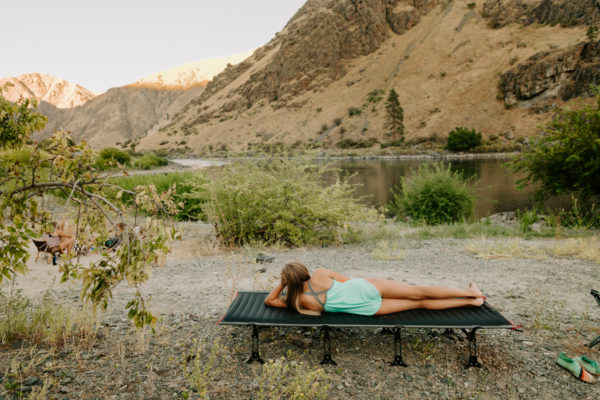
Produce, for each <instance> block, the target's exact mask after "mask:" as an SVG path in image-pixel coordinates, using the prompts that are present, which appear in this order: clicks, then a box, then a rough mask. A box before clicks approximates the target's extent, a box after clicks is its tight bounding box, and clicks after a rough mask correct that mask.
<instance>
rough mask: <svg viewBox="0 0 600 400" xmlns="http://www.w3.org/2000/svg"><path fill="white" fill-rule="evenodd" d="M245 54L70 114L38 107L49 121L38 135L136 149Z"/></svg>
mask: <svg viewBox="0 0 600 400" xmlns="http://www.w3.org/2000/svg"><path fill="white" fill-rule="evenodd" d="M250 54H251V52H246V53H242V54H236V55H233V56H230V57H224V58H212V59H207V60H202V61H198V62H195V63H190V64H185V65H182V66H179V67H176V68H173V69H170V70H167V71H162V72H159V73H156V74H152V75H150V76H147V77H145V78H143V79H140V80H139V81H137V82H135V83H132V84H130V85H127V86H124V87H119V88H113V89H110V90H108V91H107V92H106V93H103V94H101V95H98V96H97V97H96V98H94V99H92V100H90V101H89V102H87V103H86V104H84V105H83V106H81V107H75V108H73V109H65V110H61V109H58V108H56V107H53V106H52V105H51V104H48V103H42V104H41V105H40V109H41V110H42V112H43V113H44V114H45V115H46V116H47V117H48V124H47V125H46V129H45V130H44V132H42V134H41V136H44V135H47V134H48V133H49V132H52V131H53V130H55V129H65V130H68V131H71V134H72V136H73V137H74V138H76V139H79V140H86V141H87V142H88V143H90V145H92V146H93V147H107V146H115V145H117V144H121V145H122V146H125V145H126V144H127V145H130V144H132V143H133V144H135V143H136V140H137V139H139V138H140V137H141V136H144V135H147V134H150V135H152V134H153V133H154V132H155V131H156V130H157V129H160V128H161V127H162V126H164V125H165V124H167V123H168V122H169V121H170V118H171V117H172V116H173V115H175V114H176V112H177V111H179V110H181V109H182V108H183V106H185V105H186V104H188V103H189V102H190V101H191V100H193V99H194V98H196V97H198V96H200V95H201V94H202V92H203V91H204V88H205V86H206V83H207V82H208V80H210V79H212V78H213V76H214V75H216V74H218V73H219V72H221V71H222V70H223V69H224V68H225V67H226V66H228V65H229V66H230V65H231V64H232V63H235V62H239V61H240V60H242V59H244V58H246V57H247V56H249V55H250Z"/></svg>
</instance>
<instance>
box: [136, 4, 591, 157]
mask: <svg viewBox="0 0 600 400" xmlns="http://www.w3.org/2000/svg"><path fill="white" fill-rule="evenodd" d="M598 3H599V2H598V1H597V0H487V1H485V2H482V3H479V2H474V1H472V0H335V1H334V0H308V1H307V2H306V4H305V5H304V6H303V7H302V8H301V9H300V10H299V11H298V12H297V13H296V15H294V16H293V17H292V19H291V20H290V21H289V22H288V23H287V25H286V26H285V27H284V28H283V30H282V31H281V32H279V33H278V34H277V35H276V36H275V37H274V38H273V39H272V40H271V41H270V42H269V43H267V44H265V45H264V46H263V47H261V48H259V49H257V50H256V51H255V52H254V53H253V54H252V56H250V57H248V58H247V59H246V60H244V61H243V62H241V63H239V64H237V65H234V66H229V67H228V68H226V69H225V70H224V71H223V72H222V73H221V74H219V75H217V76H216V77H215V78H214V79H213V80H212V81H210V82H209V83H208V85H207V87H206V90H205V91H204V92H203V93H202V94H201V95H200V96H198V97H196V98H194V99H193V100H191V101H190V102H189V103H188V104H187V105H185V106H184V107H183V108H182V109H181V110H180V111H179V112H178V113H177V114H176V115H175V116H174V117H173V118H172V119H171V121H169V122H168V123H167V124H165V125H164V126H163V127H162V128H161V129H158V130H155V131H153V132H151V133H150V134H148V135H147V136H146V137H144V138H143V139H142V140H141V142H140V148H142V149H144V148H148V149H149V148H170V149H173V148H174V149H177V150H179V151H182V150H185V149H186V148H187V149H189V150H190V151H196V152H201V151H210V150H211V149H214V148H222V147H225V146H226V147H229V148H237V149H244V148H246V146H248V145H253V144H274V143H278V142H282V143H286V144H288V145H292V146H294V145H307V144H308V145H312V146H321V145H322V146H335V144H336V143H337V142H338V141H340V140H341V139H345V138H350V139H353V140H365V141H368V140H371V141H379V142H384V141H388V140H389V138H387V137H386V135H385V129H384V126H383V125H384V120H385V118H384V116H385V110H384V103H385V96H387V93H388V92H389V90H390V89H392V88H394V89H395V90H396V91H397V92H398V93H399V96H400V102H401V104H402V106H403V107H404V110H405V114H404V115H405V127H406V137H407V139H408V140H410V141H413V142H419V141H420V140H436V139H437V140H440V139H443V138H444V137H445V135H447V133H448V132H449V131H450V130H452V129H453V128H455V127H457V126H467V127H470V128H475V129H478V130H480V131H482V132H483V133H484V134H485V135H486V136H495V135H499V134H503V133H504V132H507V131H509V130H510V131H511V132H513V133H514V135H515V136H529V135H532V134H534V133H535V132H536V126H537V125H538V124H539V123H541V122H544V121H545V120H547V119H548V118H549V117H550V114H548V113H547V111H550V110H551V109H552V107H554V106H555V105H559V104H561V102H562V101H564V99H567V98H570V97H569V96H565V95H564V93H567V92H569V93H571V97H572V96H577V95H579V94H585V91H582V90H580V88H581V87H583V86H586V85H587V84H588V83H589V82H588V80H589V79H593V76H595V75H594V73H592V72H590V69H589V68H592V70H593V71H596V70H597V69H596V68H597V67H596V66H591V67H590V66H589V65H588V64H589V60H591V59H592V58H593V57H592V58H589V57H588V56H587V55H586V54H587V53H586V52H585V51H588V50H590V49H591V47H589V46H587V47H586V45H585V44H584V41H585V39H586V34H585V33H586V29H587V25H589V24H595V23H596V21H597V19H598V13H599V12H600V5H599V4H598ZM592 47H593V46H592ZM570 49H571V50H570ZM576 49H580V50H576ZM584 49H588V50H585V51H584ZM560 52H564V54H565V55H564V57H563V56H561V55H560V54H562V53H560ZM569 52H570V53H569ZM546 53H547V54H546ZM569 54H571V55H570V56H569ZM532 57H533V58H532ZM536 57H537V58H536ZM565 57H566V58H569V57H570V59H572V61H573V62H574V63H575V65H571V64H569V65H567V64H568V62H566V61H565V60H566V58H565ZM534 59H537V60H541V61H543V62H546V63H549V65H551V66H552V68H556V69H557V70H561V71H562V72H561V73H560V74H558V73H550V74H551V75H552V74H554V75H552V76H553V77H554V78H550V77H548V79H547V80H548V81H550V80H554V81H555V82H557V81H560V82H562V81H563V79H566V78H567V75H569V76H571V77H572V78H569V82H571V83H568V82H566V81H565V82H566V86H564V85H562V84H561V89H559V91H558V92H556V94H554V92H553V90H556V89H555V88H554V86H553V84H549V83H544V84H543V85H545V87H546V88H545V89H542V88H541V87H540V88H539V89H541V91H539V92H538V94H537V95H536V96H538V95H539V94H540V93H545V96H546V97H545V98H544V99H543V100H544V102H545V103H544V104H542V105H540V104H537V103H536V104H533V103H528V102H526V101H525V102H524V101H523V100H524V99H527V98H528V97H527V96H529V95H532V94H533V92H531V93H529V94H528V92H527V89H526V88H527V85H528V83H526V82H527V81H531V82H534V81H536V80H539V79H538V78H535V77H536V76H540V74H541V72H540V71H541V70H542V69H543V67H542V66H541V65H544V64H539V65H538V64H536V62H535V61H534ZM534 64H535V65H538V66H537V67H536V66H534ZM594 65H595V64H594ZM565 68H566V69H565ZM509 71H513V72H509ZM527 71H529V72H527ZM578 71H579V72H578ZM544 73H545V72H544ZM526 76H529V78H526ZM542 80H543V78H542ZM573 82H574V83H573ZM532 84H533V85H534V86H535V85H538V83H532ZM573 85H575V86H573ZM499 87H500V93H499V92H498V90H499V89H498V88H499ZM514 87H517V88H518V87H521V89H514ZM563 87H564V89H563ZM567 87H572V88H571V89H567ZM519 90H520V91H519ZM536 90H537V89H536ZM505 91H506V92H505ZM534 91H535V90H534ZM513 92H514V93H513ZM511 93H513V94H511ZM505 98H508V100H506V101H505ZM540 99H541V98H540ZM513 105H518V107H512V106H513ZM533 106H535V107H536V108H535V112H533V109H532V108H531V107H533ZM540 107H541V108H540ZM539 110H543V111H544V112H539Z"/></svg>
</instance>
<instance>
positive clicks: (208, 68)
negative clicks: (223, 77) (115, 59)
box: [128, 50, 253, 89]
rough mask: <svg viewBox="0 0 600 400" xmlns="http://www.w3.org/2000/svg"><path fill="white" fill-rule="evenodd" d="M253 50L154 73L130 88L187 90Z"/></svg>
mask: <svg viewBox="0 0 600 400" xmlns="http://www.w3.org/2000/svg"><path fill="white" fill-rule="evenodd" d="M252 52H253V50H251V51H247V52H244V53H240V54H235V55H232V56H228V57H221V58H207V59H204V60H201V61H195V62H191V63H187V64H184V65H180V66H178V67H175V68H172V69H168V70H166V71H161V72H156V73H154V74H151V75H148V76H146V77H145V78H142V79H140V80H138V81H137V82H134V83H132V84H131V85H128V86H131V87H147V88H154V89H189V88H191V87H195V86H206V84H207V83H208V82H209V81H210V80H211V79H212V78H213V77H214V76H215V75H217V74H218V73H219V72H221V71H223V70H224V69H225V67H227V65H228V64H237V63H239V62H240V61H243V60H244V59H246V58H248V57H250V56H251V55H252Z"/></svg>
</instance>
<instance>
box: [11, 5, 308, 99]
mask: <svg viewBox="0 0 600 400" xmlns="http://www.w3.org/2000/svg"><path fill="white" fill-rule="evenodd" d="M304 2H305V0H252V1H249V0H168V1H156V0H143V1H142V0H118V1H115V0H101V1H100V0H51V1H49V0H28V1H20V0H17V1H6V2H3V4H2V23H0V77H7V76H17V75H19V74H22V73H27V72H43V73H47V74H50V75H55V76H57V77H59V78H62V79H66V80H67V81H69V82H73V83H77V84H79V85H81V86H83V87H84V88H86V89H88V90H91V91H92V92H96V93H99V92H103V91H106V90H107V89H109V88H111V87H117V86H123V85H126V84H129V83H132V82H135V81H137V80H138V79H140V78H143V77H145V76H147V75H149V74H152V73H155V72H159V71H163V70H166V69H170V68H174V67H177V66H179V65H181V64H186V63H190V62H194V61H200V60H203V59H206V58H213V57H226V56H230V55H234V54H238V53H242V52H245V51H248V50H252V49H255V48H257V47H260V46H262V45H264V44H265V43H267V42H268V41H269V40H271V39H272V38H273V37H274V36H275V34H276V33H277V32H279V31H280V30H282V29H283V27H284V26H285V24H286V23H287V21H288V20H289V19H290V18H291V17H292V16H293V15H294V14H295V12H296V11H297V10H298V8H300V7H301V6H302V5H303V4H304Z"/></svg>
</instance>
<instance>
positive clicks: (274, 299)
mask: <svg viewBox="0 0 600 400" xmlns="http://www.w3.org/2000/svg"><path fill="white" fill-rule="evenodd" d="M283 288H284V286H283V284H282V283H281V282H279V284H278V285H277V287H275V289H273V290H271V293H269V294H268V295H267V297H266V298H265V304H266V305H268V306H271V307H279V308H286V307H287V304H285V302H284V301H283V300H282V299H281V298H280V297H279V295H280V294H281V292H282V291H283Z"/></svg>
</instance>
